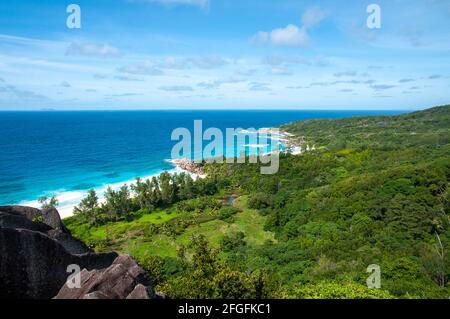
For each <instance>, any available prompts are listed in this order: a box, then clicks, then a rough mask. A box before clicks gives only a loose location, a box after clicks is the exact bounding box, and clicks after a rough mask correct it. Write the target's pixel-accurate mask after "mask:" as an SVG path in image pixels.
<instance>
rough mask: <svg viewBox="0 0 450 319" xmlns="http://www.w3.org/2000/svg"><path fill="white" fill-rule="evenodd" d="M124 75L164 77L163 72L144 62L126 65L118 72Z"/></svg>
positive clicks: (148, 62)
mask: <svg viewBox="0 0 450 319" xmlns="http://www.w3.org/2000/svg"><path fill="white" fill-rule="evenodd" d="M118 71H119V72H122V73H128V74H137V75H162V74H163V72H162V71H161V70H160V69H158V68H157V67H156V66H154V65H153V63H151V62H150V61H144V62H139V63H134V64H128V65H125V66H123V67H121V68H119V70H118Z"/></svg>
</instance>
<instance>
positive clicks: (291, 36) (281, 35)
mask: <svg viewBox="0 0 450 319" xmlns="http://www.w3.org/2000/svg"><path fill="white" fill-rule="evenodd" d="M326 15H327V14H326V12H325V11H323V10H322V9H320V8H319V7H313V8H310V9H308V10H307V11H306V12H305V13H304V14H303V16H302V19H301V21H302V26H296V25H294V24H289V25H287V26H286V27H284V28H277V29H273V30H272V31H270V32H265V31H260V32H258V33H256V35H254V36H253V38H252V42H253V43H262V44H271V45H274V46H279V47H306V46H308V44H309V35H308V29H310V28H312V27H314V26H317V25H318V24H319V23H320V22H321V21H322V20H323V19H325V17H326Z"/></svg>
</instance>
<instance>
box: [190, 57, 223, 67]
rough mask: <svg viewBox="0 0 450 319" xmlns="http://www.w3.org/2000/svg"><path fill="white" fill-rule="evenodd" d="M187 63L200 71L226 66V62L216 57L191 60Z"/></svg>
mask: <svg viewBox="0 0 450 319" xmlns="http://www.w3.org/2000/svg"><path fill="white" fill-rule="evenodd" d="M189 61H190V62H191V63H192V64H194V65H195V66H197V67H199V68H201V69H215V68H219V67H221V66H223V65H225V64H227V61H225V60H224V59H222V58H221V57H220V56H217V55H212V56H205V57H199V58H191V59H190V60H189Z"/></svg>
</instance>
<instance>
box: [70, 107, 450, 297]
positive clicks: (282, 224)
mask: <svg viewBox="0 0 450 319" xmlns="http://www.w3.org/2000/svg"><path fill="white" fill-rule="evenodd" d="M282 129H283V130H287V131H289V132H290V133H292V134H295V136H296V138H297V139H298V140H299V141H300V140H302V141H304V142H306V143H307V144H309V145H315V147H316V150H315V151H312V152H308V153H305V154H302V155H301V156H293V155H282V157H281V159H280V171H279V173H278V174H276V175H261V174H260V170H259V165H257V164H234V165H232V164H212V165H206V167H205V170H206V171H207V173H208V177H207V178H206V179H205V180H198V181H192V180H191V179H190V178H188V177H186V176H184V175H182V176H176V177H173V178H172V182H168V181H169V180H170V179H171V177H168V176H166V175H164V176H163V177H162V178H160V180H159V181H158V180H157V181H152V182H149V183H148V185H147V186H145V185H142V183H141V184H138V185H137V187H134V188H133V191H134V192H135V193H136V194H137V196H136V197H135V198H133V199H130V197H129V193H128V191H126V190H123V191H122V192H117V193H115V192H113V193H112V194H110V196H109V197H108V198H109V200H108V202H107V203H106V205H102V206H100V205H97V204H96V203H95V201H85V203H84V205H82V207H81V208H82V209H80V211H79V213H78V214H77V215H76V216H74V217H72V218H69V219H67V220H65V223H66V224H67V226H68V228H69V229H70V230H71V231H72V233H73V234H74V235H75V236H77V237H79V238H80V239H82V240H83V241H85V242H87V243H88V244H90V245H91V246H92V247H93V248H95V249H96V250H98V251H110V250H111V249H114V250H117V251H119V252H123V253H129V254H131V255H132V256H133V257H135V258H136V259H137V260H138V261H139V262H140V264H141V265H142V266H143V267H144V268H145V269H147V270H148V271H149V273H150V274H151V275H152V276H153V278H154V279H155V281H156V283H157V285H158V286H157V289H158V290H159V291H162V292H165V293H166V294H167V295H168V296H169V297H174V298H178V297H180V298H181V297H185V298H217V297H223V298H263V297H275V298H446V299H447V298H448V297H449V296H450V289H449V286H448V279H449V276H450V261H449V257H448V251H449V249H450V228H449V222H450V220H449V214H450V206H449V200H450V196H449V195H450V192H449V188H448V185H449V176H450V148H449V147H450V145H449V144H450V143H449V137H450V106H442V107H437V108H432V109H429V110H425V111H421V112H415V113H411V114H407V115H400V116H389V117H357V118H348V119H338V120H311V121H304V122H298V123H291V124H287V125H285V126H283V127H282ZM230 195H233V196H235V197H237V199H236V200H235V201H230V200H229V196H230ZM91 199H92V198H91ZM371 264H377V265H379V266H380V267H381V289H368V288H367V286H366V278H367V277H368V275H369V274H368V273H367V272H366V269H367V266H368V265H371Z"/></svg>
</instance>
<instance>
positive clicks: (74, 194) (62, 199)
mask: <svg viewBox="0 0 450 319" xmlns="http://www.w3.org/2000/svg"><path fill="white" fill-rule="evenodd" d="M163 172H164V171H161V172H159V173H156V174H152V175H147V176H142V177H141V179H142V180H147V179H151V178H153V177H157V176H159V175H160V174H161V173H163ZM167 172H168V173H169V174H175V173H178V174H179V173H181V172H185V173H189V172H187V171H184V170H182V169H181V168H179V167H177V168H174V169H172V170H169V171H167ZM189 174H190V175H191V176H192V178H194V179H197V178H199V177H200V176H198V175H197V174H191V173H189ZM135 182H136V179H135V178H134V179H130V180H126V181H122V182H117V183H112V184H103V185H101V186H98V187H96V188H94V190H95V191H96V193H97V196H98V200H99V202H100V203H103V202H104V201H105V197H104V196H103V194H104V193H105V192H106V190H107V189H108V187H111V189H113V190H118V189H120V188H121V187H122V186H123V185H131V184H134V183H135ZM87 193H88V190H79V191H65V190H59V191H53V192H51V191H49V192H45V194H54V196H55V197H56V198H57V199H58V203H59V205H58V207H57V209H58V212H59V214H60V216H61V218H67V217H70V216H72V215H73V209H74V208H75V206H77V205H78V204H79V203H80V201H81V200H82V199H83V198H84V197H86V195H87ZM19 205H23V206H30V207H40V206H41V204H40V203H39V202H38V200H28V201H22V202H20V203H19Z"/></svg>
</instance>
